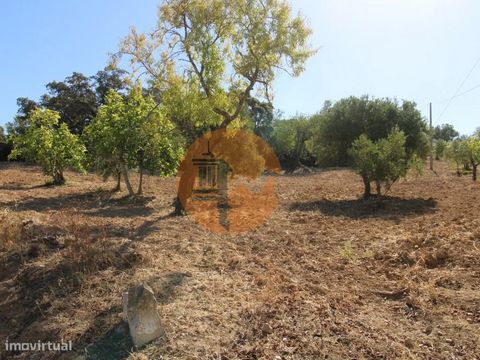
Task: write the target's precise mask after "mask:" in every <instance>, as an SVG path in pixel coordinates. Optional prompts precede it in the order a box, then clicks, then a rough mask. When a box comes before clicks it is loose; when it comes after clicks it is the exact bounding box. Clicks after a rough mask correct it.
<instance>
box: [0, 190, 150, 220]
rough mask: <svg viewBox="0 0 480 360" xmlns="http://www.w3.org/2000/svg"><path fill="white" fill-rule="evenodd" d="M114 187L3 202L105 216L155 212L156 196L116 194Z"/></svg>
mask: <svg viewBox="0 0 480 360" xmlns="http://www.w3.org/2000/svg"><path fill="white" fill-rule="evenodd" d="M113 194H114V193H113V192H112V191H110V190H94V191H90V192H86V193H82V194H63V195H57V196H52V197H37V198H31V199H27V200H23V201H13V202H4V203H0V205H2V206H5V207H10V208H12V209H13V210H20V211H25V210H33V211H38V212H41V211H48V210H56V211H61V210H63V211H65V210H75V211H82V212H84V213H86V214H89V215H94V216H101V217H143V216H148V215H150V214H152V213H153V212H154V209H153V208H151V207H149V206H148V204H149V202H150V201H152V200H153V199H154V197H153V196H139V197H134V198H130V197H128V196H127V197H121V198H115V199H113V198H112V195H113Z"/></svg>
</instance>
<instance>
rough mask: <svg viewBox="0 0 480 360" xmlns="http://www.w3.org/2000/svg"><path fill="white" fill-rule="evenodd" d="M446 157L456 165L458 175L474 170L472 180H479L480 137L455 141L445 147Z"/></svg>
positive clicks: (474, 136) (475, 136) (477, 135)
mask: <svg viewBox="0 0 480 360" xmlns="http://www.w3.org/2000/svg"><path fill="white" fill-rule="evenodd" d="M444 156H445V157H446V158H447V159H448V160H450V161H452V162H454V163H455V165H456V167H457V174H458V175H459V176H460V175H461V174H462V172H461V169H462V168H464V169H465V170H469V169H471V170H472V179H473V180H474V181H476V180H477V167H478V165H479V164H480V135H479V134H478V133H477V134H474V135H473V136H470V137H462V138H458V139H454V140H452V141H450V142H448V143H446V145H445V151H444Z"/></svg>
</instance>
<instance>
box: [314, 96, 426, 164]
mask: <svg viewBox="0 0 480 360" xmlns="http://www.w3.org/2000/svg"><path fill="white" fill-rule="evenodd" d="M394 128H398V129H399V130H401V131H403V133H404V134H405V137H406V140H405V151H406V154H407V157H408V158H413V157H414V154H417V156H419V157H424V156H426V154H427V149H428V147H427V136H426V131H427V128H426V123H425V122H424V120H423V119H422V116H421V114H420V112H419V111H418V110H417V109H416V105H415V103H413V102H410V101H403V102H402V103H401V104H399V103H398V102H397V101H395V100H390V99H371V98H369V97H368V96H363V97H360V98H357V97H349V98H346V99H342V100H340V101H338V102H337V103H335V104H333V105H332V104H331V103H326V104H325V106H324V108H323V109H322V111H321V112H320V113H318V114H316V115H315V116H313V117H312V133H313V136H312V140H311V145H312V152H313V153H314V154H315V156H316V157H317V161H318V164H319V165H327V166H331V165H336V166H338V165H340V166H345V165H349V164H350V163H351V158H350V156H349V153H348V149H349V148H350V147H351V146H352V143H353V141H354V140H355V139H357V138H358V137H359V136H360V135H361V134H365V135H366V136H367V137H368V138H369V139H371V140H373V141H377V140H379V139H382V138H386V137H387V136H388V134H389V133H390V132H391V131H392V130H393V129H394Z"/></svg>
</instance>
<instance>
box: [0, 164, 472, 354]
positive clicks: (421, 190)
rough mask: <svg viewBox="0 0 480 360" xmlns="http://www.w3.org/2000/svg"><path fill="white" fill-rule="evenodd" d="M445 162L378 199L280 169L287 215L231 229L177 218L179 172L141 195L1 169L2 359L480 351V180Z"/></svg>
mask: <svg viewBox="0 0 480 360" xmlns="http://www.w3.org/2000/svg"><path fill="white" fill-rule="evenodd" d="M435 166H436V169H437V173H436V174H434V173H431V172H430V171H428V170H425V174H424V175H422V176H419V177H415V176H410V177H408V178H407V179H406V180H401V181H400V182H398V183H396V184H394V185H393V187H392V188H391V190H390V192H388V194H386V196H383V197H378V198H374V199H371V200H368V201H364V200H362V199H360V197H361V194H362V190H363V189H362V182H361V180H360V178H359V177H358V176H357V175H356V174H355V173H354V172H352V171H350V170H345V169H334V170H324V171H318V172H316V173H314V174H309V175H279V176H274V180H275V181H276V192H277V195H278V208H277V209H276V210H275V211H274V212H273V214H272V216H271V217H270V218H269V219H268V220H267V221H266V222H265V223H263V224H262V225H260V226H259V227H258V228H256V229H254V230H251V231H249V232H246V233H243V234H218V233H212V232H209V231H208V230H205V229H204V228H202V227H201V226H200V225H198V224H196V223H195V222H194V221H192V219H190V218H189V217H188V216H175V215H173V209H174V207H173V199H174V197H175V180H174V179H173V178H171V179H160V178H157V177H153V176H152V177H147V179H146V184H145V194H144V195H143V196H142V197H139V198H137V199H134V200H131V199H128V198H126V197H125V193H112V192H110V189H112V188H113V187H114V182H113V181H112V180H110V181H108V182H103V181H102V179H101V178H99V177H97V176H96V175H93V174H88V175H80V174H76V173H70V172H69V173H67V174H66V177H67V180H68V183H67V184H66V185H64V186H61V187H49V186H44V184H45V180H46V178H45V177H44V176H43V175H42V173H41V171H40V170H39V169H38V168H36V167H28V166H24V165H18V164H0V241H1V242H0V349H1V350H0V358H2V359H10V358H12V359H13V358H18V359H85V358H88V359H127V358H128V359H323V358H329V359H399V358H401V359H478V358H479V354H480V184H478V183H473V182H472V180H471V178H470V177H469V176H462V177H457V176H456V175H455V174H454V171H453V170H452V169H450V168H448V166H447V165H446V164H444V163H441V162H439V163H436V164H435ZM251 216H252V217H254V216H255V213H252V214H251ZM140 282H146V283H148V284H149V285H150V286H151V287H152V288H153V289H154V291H155V293H156V296H157V299H158V301H159V306H158V309H159V311H160V312H161V318H162V320H163V324H164V326H165V332H166V336H165V338H163V339H159V340H158V341H156V342H154V343H152V344H149V345H147V346H146V347H144V348H142V349H139V350H137V349H134V348H133V346H132V343H131V341H130V339H129V336H128V329H127V327H126V326H125V324H124V323H123V322H122V318H121V312H122V305H121V295H122V292H123V291H125V290H126V289H127V288H128V286H129V285H130V284H134V283H140ZM7 338H8V341H9V342H10V343H12V342H38V341H39V340H40V341H72V344H73V352H63V353H62V352H21V351H16V352H15V351H6V350H5V346H4V345H3V343H4V340H5V339H7Z"/></svg>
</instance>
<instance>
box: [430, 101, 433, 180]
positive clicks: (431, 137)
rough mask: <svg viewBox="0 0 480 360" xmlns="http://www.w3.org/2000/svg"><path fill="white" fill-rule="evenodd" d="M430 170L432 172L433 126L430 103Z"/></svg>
mask: <svg viewBox="0 0 480 360" xmlns="http://www.w3.org/2000/svg"><path fill="white" fill-rule="evenodd" d="M430 170H432V171H433V126H432V103H430Z"/></svg>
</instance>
